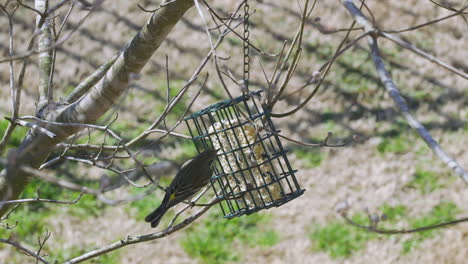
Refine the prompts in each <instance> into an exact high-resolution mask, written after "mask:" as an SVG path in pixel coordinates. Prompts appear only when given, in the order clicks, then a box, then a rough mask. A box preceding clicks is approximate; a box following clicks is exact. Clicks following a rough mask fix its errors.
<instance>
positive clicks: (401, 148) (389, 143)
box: [377, 136, 411, 154]
mask: <svg viewBox="0 0 468 264" xmlns="http://www.w3.org/2000/svg"><path fill="white" fill-rule="evenodd" d="M410 147H411V142H410V141H409V139H408V138H406V137H403V136H399V137H395V138H384V139H383V140H382V142H380V144H378V145H377V150H378V151H379V153H380V154H385V153H387V152H390V153H395V154H405V153H407V152H408V151H409V150H410Z"/></svg>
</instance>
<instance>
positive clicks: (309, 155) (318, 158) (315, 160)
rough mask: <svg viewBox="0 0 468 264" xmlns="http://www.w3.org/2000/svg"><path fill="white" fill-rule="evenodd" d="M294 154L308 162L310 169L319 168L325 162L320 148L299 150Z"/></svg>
mask: <svg viewBox="0 0 468 264" xmlns="http://www.w3.org/2000/svg"><path fill="white" fill-rule="evenodd" d="M294 153H296V156H297V157H298V158H299V159H302V160H304V161H306V165H307V167H309V168H315V167H318V166H320V164H321V163H322V161H323V154H322V152H320V149H318V148H297V149H295V150H294Z"/></svg>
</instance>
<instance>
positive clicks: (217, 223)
mask: <svg viewBox="0 0 468 264" xmlns="http://www.w3.org/2000/svg"><path fill="white" fill-rule="evenodd" d="M269 219H270V216H269V215H266V214H262V213H255V214H252V215H249V216H242V217H238V218H234V219H231V220H229V221H223V220H222V219H220V218H219V214H218V213H213V214H210V215H209V216H208V218H207V219H205V220H204V221H203V222H202V223H201V224H198V225H196V226H195V227H191V228H190V229H188V231H187V233H186V237H185V239H183V240H182V241H181V245H182V247H183V248H184V250H185V251H186V252H187V253H188V254H189V255H190V256H192V257H197V258H200V259H201V260H202V262H203V263H208V264H211V263H225V262H229V261H232V262H234V261H239V260H241V253H240V251H239V250H238V248H237V247H236V245H241V244H247V245H249V246H251V247H254V246H256V245H259V246H272V245H274V244H276V243H278V241H279V240H280V237H279V235H278V234H277V233H276V232H275V231H274V230H269V229H265V225H266V224H267V223H268V221H269Z"/></svg>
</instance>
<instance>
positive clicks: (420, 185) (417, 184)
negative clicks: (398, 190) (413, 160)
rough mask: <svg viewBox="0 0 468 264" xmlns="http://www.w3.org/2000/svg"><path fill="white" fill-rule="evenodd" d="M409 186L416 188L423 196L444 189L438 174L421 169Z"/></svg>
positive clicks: (417, 171)
mask: <svg viewBox="0 0 468 264" xmlns="http://www.w3.org/2000/svg"><path fill="white" fill-rule="evenodd" d="M407 186H408V187H411V188H416V189H418V190H419V191H421V193H423V194H427V193H430V192H432V191H434V190H435V189H437V188H440V187H442V185H441V184H440V183H439V177H438V175H437V174H436V173H434V172H430V171H425V170H421V169H416V172H415V173H414V175H413V179H412V180H411V181H410V182H409V183H408V184H407Z"/></svg>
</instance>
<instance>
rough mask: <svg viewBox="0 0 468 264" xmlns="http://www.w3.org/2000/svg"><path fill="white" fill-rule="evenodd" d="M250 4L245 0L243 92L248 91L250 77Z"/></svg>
mask: <svg viewBox="0 0 468 264" xmlns="http://www.w3.org/2000/svg"><path fill="white" fill-rule="evenodd" d="M249 11H250V6H249V1H248V0H245V5H244V76H243V77H244V86H245V90H244V91H245V93H248V92H249V79H250V49H249V48H250V47H249V45H250V43H249V36H250V31H249V26H250V25H249V17H250V14H249Z"/></svg>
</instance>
